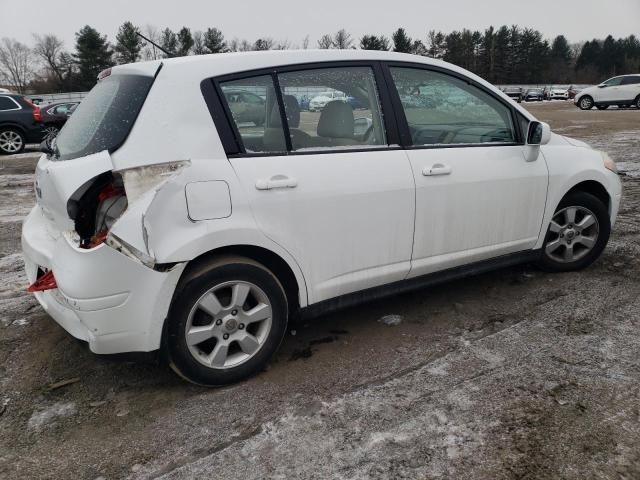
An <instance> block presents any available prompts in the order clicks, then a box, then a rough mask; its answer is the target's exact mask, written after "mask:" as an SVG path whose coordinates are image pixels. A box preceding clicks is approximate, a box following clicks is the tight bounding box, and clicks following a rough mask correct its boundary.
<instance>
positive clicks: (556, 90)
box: [551, 87, 569, 100]
mask: <svg viewBox="0 0 640 480" xmlns="http://www.w3.org/2000/svg"><path fill="white" fill-rule="evenodd" d="M568 99H569V89H568V88H566V87H552V88H551V100H568Z"/></svg>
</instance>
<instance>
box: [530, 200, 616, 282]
mask: <svg viewBox="0 0 640 480" xmlns="http://www.w3.org/2000/svg"><path fill="white" fill-rule="evenodd" d="M568 207H582V208H586V209H587V210H589V211H590V212H592V213H593V214H594V215H595V217H596V219H597V229H598V232H597V238H596V241H595V244H594V246H593V247H592V248H591V250H590V251H588V252H587V253H586V255H584V256H583V257H581V258H579V259H578V260H576V261H573V262H560V261H558V260H556V259H554V258H553V257H552V256H550V255H549V254H548V253H547V248H546V247H547V246H548V245H549V244H550V243H551V242H553V241H554V240H556V239H557V237H558V235H557V234H554V233H553V232H552V229H551V225H549V227H548V228H547V234H546V236H545V241H544V244H543V246H542V251H541V255H540V259H539V260H538V262H537V264H538V267H539V268H541V269H542V270H545V271H547V272H569V271H574V270H581V269H583V268H586V267H588V266H589V265H591V264H592V263H593V262H594V261H595V260H596V259H597V258H598V257H599V256H600V254H601V253H602V251H603V250H604V248H605V247H606V245H607V242H608V241H609V235H610V234H611V220H610V218H609V212H608V211H607V207H606V206H605V205H604V204H603V203H602V201H601V200H600V199H598V198H597V197H595V196H593V195H591V194H590V193H586V192H573V193H570V194H568V195H566V196H565V197H564V198H563V199H562V201H561V202H560V204H559V205H558V208H557V209H556V213H554V218H555V216H556V215H557V214H558V213H559V212H561V211H562V210H564V209H566V208H568Z"/></svg>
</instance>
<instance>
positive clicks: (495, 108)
mask: <svg viewBox="0 0 640 480" xmlns="http://www.w3.org/2000/svg"><path fill="white" fill-rule="evenodd" d="M390 73H391V78H392V80H393V83H394V85H395V86H396V88H397V92H398V94H399V97H400V103H401V104H402V108H403V111H404V113H405V117H406V120H407V123H408V126H409V130H410V134H411V139H412V143H413V147H412V148H411V149H409V150H408V151H407V154H408V156H409V160H410V162H411V167H412V170H413V175H414V178H415V182H416V226H415V240H414V248H413V259H412V268H411V274H410V276H411V277H413V276H418V275H422V274H426V273H431V272H433V271H438V270H443V269H446V268H451V267H455V266H459V265H462V264H467V263H472V262H475V261H479V260H484V259H488V258H492V257H497V256H500V255H504V254H508V253H513V252H518V251H521V250H526V249H531V248H533V247H534V245H535V243H536V242H537V240H538V236H539V234H540V227H541V223H542V217H543V213H544V208H545V201H546V194H547V184H548V172H547V166H546V163H545V161H544V158H543V157H542V156H541V155H540V156H539V157H538V158H537V159H536V160H534V161H531V162H527V161H526V160H525V156H524V148H525V147H524V146H523V145H520V144H518V142H517V141H518V135H517V133H516V128H515V123H514V118H513V114H512V112H511V109H510V108H509V107H508V106H507V105H505V104H504V103H502V101H501V100H499V99H497V98H495V97H493V96H491V95H490V94H488V93H487V92H485V91H484V90H482V89H480V88H479V87H477V86H474V85H472V84H470V83H469V82H466V81H463V80H460V79H458V78H456V77H454V76H451V75H449V74H447V73H444V72H441V71H433V70H429V69H422V68H408V67H391V68H390Z"/></svg>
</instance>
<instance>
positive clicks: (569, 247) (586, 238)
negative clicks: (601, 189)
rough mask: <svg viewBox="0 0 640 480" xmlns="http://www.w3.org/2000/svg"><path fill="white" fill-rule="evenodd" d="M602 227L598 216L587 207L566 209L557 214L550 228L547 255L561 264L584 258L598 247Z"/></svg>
mask: <svg viewBox="0 0 640 480" xmlns="http://www.w3.org/2000/svg"><path fill="white" fill-rule="evenodd" d="M599 233H600V226H599V224H598V219H597V217H596V215H595V214H594V213H593V212H592V211H591V210H589V209H587V208H585V207H579V206H574V207H566V208H563V209H562V210H559V211H558V212H556V214H555V215H554V216H553V219H552V220H551V225H550V226H549V236H550V238H549V239H548V240H547V243H546V244H545V247H544V249H545V253H546V255H547V256H548V257H550V258H551V259H553V260H555V261H557V262H560V263H571V262H576V261H578V260H580V259H582V258H584V257H585V256H586V255H587V254H588V253H589V252H590V251H591V250H592V249H593V247H594V246H595V245H596V243H597V241H598V235H599Z"/></svg>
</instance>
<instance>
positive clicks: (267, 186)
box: [256, 175, 298, 190]
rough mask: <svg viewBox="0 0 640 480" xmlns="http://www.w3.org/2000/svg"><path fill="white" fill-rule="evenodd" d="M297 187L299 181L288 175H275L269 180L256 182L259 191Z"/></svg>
mask: <svg viewBox="0 0 640 480" xmlns="http://www.w3.org/2000/svg"><path fill="white" fill-rule="evenodd" d="M297 186H298V181H297V180H296V179H295V178H290V177H287V176H286V175H274V176H272V177H271V178H269V179H262V180H257V181H256V189H258V190H273V189H274V188H296V187H297Z"/></svg>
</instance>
